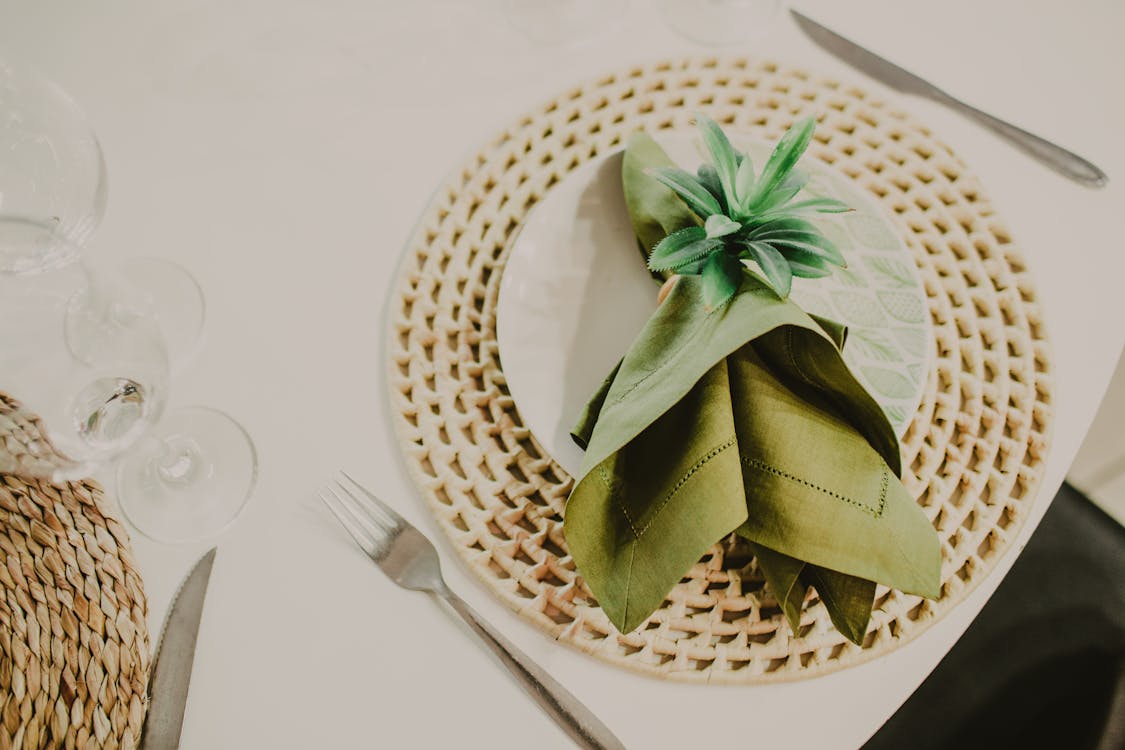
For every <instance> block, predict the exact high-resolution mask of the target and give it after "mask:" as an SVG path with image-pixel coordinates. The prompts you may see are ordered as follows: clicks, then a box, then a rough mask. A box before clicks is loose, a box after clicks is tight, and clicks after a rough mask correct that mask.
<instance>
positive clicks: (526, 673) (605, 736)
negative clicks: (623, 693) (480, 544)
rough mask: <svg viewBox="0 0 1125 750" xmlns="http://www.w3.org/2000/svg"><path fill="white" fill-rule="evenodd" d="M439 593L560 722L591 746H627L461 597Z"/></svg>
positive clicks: (613, 749) (619, 749)
mask: <svg viewBox="0 0 1125 750" xmlns="http://www.w3.org/2000/svg"><path fill="white" fill-rule="evenodd" d="M437 594H438V596H440V597H441V598H442V599H444V600H445V601H446V602H448V603H449V606H451V607H453V609H454V611H456V612H457V614H459V615H461V617H462V619H464V620H465V622H467V623H468V624H469V627H471V628H472V629H473V630H474V631H475V632H476V634H477V635H478V636H480V638H481V639H482V640H483V641H484V642H485V643H486V644H488V647H489V648H491V649H492V651H493V653H495V654H496V656H498V657H499V658H500V661H501V662H503V663H504V666H506V667H507V668H508V671H509V672H511V673H512V676H514V677H515V678H516V680H518V681H519V683H520V685H522V686H523V689H524V690H526V691H527V693H528V694H529V695H530V696H531V697H532V698H534V699H535V702H536V703H538V704H539V705H540V707H542V708H543V710H544V711H546V712H547V713H548V714H550V715H551V718H553V719H554V720H555V721H556V722H557V723H558V724H559V726H561V727H562V728H563V729H564V730H565V731H566V733H567V734H568V735H569V736H570V738H571V739H573V740H574V741H575V742H577V743H578V744H579V746H580V747H583V748H588V750H625V745H623V744H622V743H621V740H619V739H617V737H615V736H614V735H613V732H611V731H610V730H609V728H608V727H607V726H606V725H605V724H603V723H602V722H601V720H599V719H598V717H596V716H594V714H593V713H592V712H591V711H590V709H588V708H586V707H585V706H584V705H582V703H581V702H580V701H579V700H578V699H577V698H575V697H574V696H573V695H571V693H570V692H569V691H568V690H567V689H566V688H564V687H563V686H562V685H560V684H559V683H558V682H556V681H555V680H554V678H552V677H551V676H550V675H549V674H547V672H546V671H544V669H543V668H542V667H540V666H539V665H538V664H536V663H535V662H533V661H532V660H531V659H530V658H529V657H528V656H527V655H526V654H524V653H523V652H522V651H520V650H519V649H518V648H516V647H515V645H514V644H512V643H511V641H509V640H508V639H507V638H505V637H504V636H502V635H500V633H498V632H496V630H494V629H493V628H492V626H491V625H489V624H488V623H487V622H485V621H484V620H483V619H482V618H481V617H480V615H478V614H477V613H476V612H475V611H474V610H473V608H472V607H470V606H469V605H468V604H466V603H465V601H464V600H463V599H461V597H459V596H457V595H456V594H454V593H453V592H452V591H450V590H449V589H448V588H445V587H442V589H441V590H439V591H438V592H437Z"/></svg>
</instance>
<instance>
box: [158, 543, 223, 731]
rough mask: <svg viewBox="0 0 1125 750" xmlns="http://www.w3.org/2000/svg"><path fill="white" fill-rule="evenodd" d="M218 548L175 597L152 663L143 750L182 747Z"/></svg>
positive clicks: (205, 556)
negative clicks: (197, 642)
mask: <svg viewBox="0 0 1125 750" xmlns="http://www.w3.org/2000/svg"><path fill="white" fill-rule="evenodd" d="M216 549H217V548H212V549H211V550H210V551H209V552H207V554H205V555H204V556H203V557H201V558H200V559H199V561H198V562H197V563H196V564H195V566H194V567H193V568H192V569H191V572H190V573H188V576H187V578H185V579H184V582H183V584H182V585H181V586H180V590H179V591H177V592H176V596H175V598H174V599H173V600H172V608H171V609H170V610H169V613H168V619H167V621H166V622H165V623H164V630H163V632H162V633H161V635H160V643H159V644H158V645H157V648H156V660H155V662H154V664H153V666H152V680H151V682H150V685H149V706H148V715H147V716H146V718H145V724H144V732H143V734H142V737H141V745H140V746H141V750H175V748H178V747H179V746H180V731H181V730H182V729H183V724H184V709H185V708H186V707H187V697H188V684H189V683H190V682H191V670H192V666H193V665H194V662H195V641H196V637H197V636H198V634H199V621H200V618H201V617H202V615H203V601H204V599H206V597H207V584H208V582H209V581H210V580H211V567H212V565H214V562H215V550H216Z"/></svg>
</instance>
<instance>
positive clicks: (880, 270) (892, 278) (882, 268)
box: [864, 256, 916, 289]
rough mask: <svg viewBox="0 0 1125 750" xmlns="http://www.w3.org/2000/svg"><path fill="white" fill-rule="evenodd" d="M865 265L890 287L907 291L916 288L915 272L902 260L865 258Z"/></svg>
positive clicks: (879, 257)
mask: <svg viewBox="0 0 1125 750" xmlns="http://www.w3.org/2000/svg"><path fill="white" fill-rule="evenodd" d="M864 263H865V264H867V267H868V268H869V269H871V271H872V273H874V274H876V275H877V276H879V277H881V280H883V281H885V282H886V284H887V285H888V286H891V287H895V288H906V289H908V288H910V287H913V286H916V284H915V281H914V270H913V269H912V268H911V267H910V266H908V265H906V264H905V263H903V262H902V261H901V260H896V259H894V258H887V257H882V256H876V257H873V258H865V259H864Z"/></svg>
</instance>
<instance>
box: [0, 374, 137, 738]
mask: <svg viewBox="0 0 1125 750" xmlns="http://www.w3.org/2000/svg"><path fill="white" fill-rule="evenodd" d="M0 401H3V402H5V403H6V405H7V406H8V408H9V410H10V411H11V410H14V409H15V408H18V404H16V403H15V402H13V401H11V400H10V399H6V398H5V397H3V394H0ZM0 558H2V561H3V564H2V565H0V750H12V749H19V748H26V749H28V750H31V749H32V748H63V747H65V748H126V749H127V748H135V747H136V746H137V742H138V740H139V739H140V733H141V726H142V723H143V721H144V715H145V705H146V704H145V696H146V694H147V693H146V690H147V689H148V669H149V642H148V626H147V624H146V620H145V617H146V614H147V611H148V605H147V603H146V600H145V595H144V589H143V588H142V586H141V577H140V574H139V573H138V572H137V565H136V563H135V562H134V561H133V556H132V552H131V551H130V547H129V535H128V533H127V532H126V531H125V528H124V527H123V526H122V525H121V524H120V523H118V521H117V520H116V519H115V518H114V516H113V514H112V512H111V510H110V507H109V503H108V502H107V501H106V498H105V495H104V494H103V492H102V489H101V487H100V486H99V485H98V484H97V483H96V482H94V481H93V480H85V481H81V482H69V483H66V484H58V485H56V484H50V483H48V482H47V481H45V480H34V479H23V478H20V477H17V476H15V475H12V474H0Z"/></svg>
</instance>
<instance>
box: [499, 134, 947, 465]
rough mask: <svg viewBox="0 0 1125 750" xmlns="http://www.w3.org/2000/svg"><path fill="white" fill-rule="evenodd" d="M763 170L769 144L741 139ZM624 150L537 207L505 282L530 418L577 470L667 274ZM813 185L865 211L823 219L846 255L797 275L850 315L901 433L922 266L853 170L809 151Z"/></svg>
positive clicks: (921, 374)
mask: <svg viewBox="0 0 1125 750" xmlns="http://www.w3.org/2000/svg"><path fill="white" fill-rule="evenodd" d="M732 141H733V143H734V145H735V147H736V148H739V149H741V150H743V151H746V152H747V153H749V154H750V156H751V158H752V159H753V160H754V164H755V165H756V166H757V167H758V168H759V169H760V168H761V165H762V164H764V163H765V159H766V158H767V157H768V155H769V152H770V149H771V145H770V144H767V143H764V142H762V141H757V140H754V139H751V138H738V137H734V138H732ZM657 142H658V143H659V144H660V145H661V146H662V147H663V148H664V149H665V150H666V151H667V152H668V155H669V156H670V157H671V158H672V159H673V160H674V161H675V162H676V163H677V164H679V165H680V166H682V167H684V168H685V169H688V170H689V171H691V172H693V173H694V172H695V169H696V167H698V165H699V164H701V163H702V162H703V161H704V157H703V155H702V154H703V150H702V145H701V144H700V143H698V142H697V139H696V138H695V137H694V136H693V135H690V134H687V133H674V134H665V135H662V136H660V137H659V138H657ZM621 158H622V154H621V152H620V151H618V152H615V153H613V154H610V155H608V156H606V157H604V158H601V159H597V160H594V161H592V162H590V163H588V164H584V165H583V166H582V167H580V168H579V169H577V170H575V171H574V172H573V173H572V174H571V175H569V176H568V177H567V178H566V179H564V180H563V181H562V182H560V183H559V184H558V185H557V186H555V188H554V189H552V190H551V192H550V193H548V194H547V196H546V197H545V198H544V199H543V200H542V201H541V202H540V203H539V204H537V205H536V206H535V208H533V209H532V211H531V213H530V214H529V216H528V218H527V221H526V222H525V223H524V226H523V229H522V230H521V231H520V232H519V234H518V235H517V236H516V238H515V240H514V242H515V244H514V246H513V247H512V250H511V254H510V255H509V256H508V262H507V266H506V267H505V269H504V275H503V278H502V279H501V281H500V292H499V300H498V302H497V311H496V313H497V320H496V325H497V338H498V343H499V347H500V359H501V362H502V364H503V367H504V374H505V377H506V379H507V382H508V388H509V389H510V391H511V394H512V398H513V399H514V400H515V403H516V406H517V408H518V409H519V412H520V416H521V417H522V419H523V422H524V424H525V425H526V426H527V428H528V429H530V430H531V432H532V434H534V435H535V437H536V439H537V440H538V441H539V443H540V444H541V445H542V446H543V448H544V449H545V450H547V451H548V452H549V453H550V454H551V456H552V457H553V458H554V459H555V460H556V461H558V462H559V464H561V465H562V467H563V468H564V469H566V470H567V471H568V472H570V473H571V474H572V475H577V473H578V470H579V468H580V466H581V464H582V451H581V450H580V449H579V448H578V447H577V446H575V445H574V443H573V441H572V440H571V438H570V429H571V427H573V426H574V422H575V420H576V419H577V418H578V415H579V413H580V412H581V411H582V407H583V406H584V405H585V403H586V401H587V399H589V397H590V395H591V394H592V393H593V392H594V391H595V390H596V389H597V387H598V386H599V385H600V384H601V382H602V380H603V379H604V378H605V376H606V375H607V374H608V373H609V371H610V370H611V369H612V368H613V366H614V365H615V364H617V361H618V360H619V359H620V358H621V357H622V355H624V354H625V352H626V351H627V350H628V349H629V346H630V345H631V344H632V342H633V340H634V338H636V336H637V334H638V333H639V332H640V330H641V328H643V327H644V324H645V322H646V321H647V320H648V318H649V316H650V315H651V314H652V312H653V311H654V310H655V309H656V292H657V289H658V287H659V284H657V282H655V281H654V280H653V278H652V276H650V275H649V273H648V271H647V270H646V269H645V266H644V262H643V261H642V259H641V256H640V252H639V250H638V249H637V242H636V239H635V237H634V236H633V229H632V226H631V224H630V221H629V214H628V212H627V210H626V208H625V199H624V197H623V195H622V192H621ZM801 168H802V169H806V170H808V171H809V172H810V173H811V174H812V175H813V177H812V179H811V180H810V182H809V186H808V187H807V188H806V191H805V192H806V193H808V194H809V195H810V196H812V195H815V196H830V197H833V198H838V199H840V200H842V201H844V202H845V203H847V204H848V205H849V206H852V207H853V208H855V209H856V210H855V211H854V212H851V213H848V214H842V215H824V218H823V220H822V221H818V225H819V226H820V227H821V228H822V230H823V231H824V233H825V234H826V235H827V236H828V237H829V238H830V239H831V240H832V241H833V242H834V243H835V244H836V246H837V247H839V248H840V251H841V252H842V253H843V254H844V258H845V259H846V260H847V262H848V268H847V269H843V270H836V271H835V272H834V273H833V274H832V276H829V277H826V278H823V279H794V284H793V291H792V297H793V300H794V301H795V302H797V303H798V304H800V305H801V306H802V307H803V308H804V309H805V310H807V311H808V312H810V313H816V314H818V315H822V316H824V317H827V318H832V319H834V320H838V321H842V322H844V323H846V324H847V325H848V326H849V329H850V330H849V335H848V342H847V345H846V346H845V347H844V360H845V361H846V362H847V363H848V366H849V367H850V368H851V369H852V372H854V373H855V374H856V376H857V377H858V378H859V381H860V382H861V383H862V384H863V385H864V386H865V387H866V388H867V389H868V390H869V391H870V392H871V394H872V395H873V396H875V398H876V400H877V401H878V402H879V404H880V405H881V406H882V407H883V410H884V411H885V412H886V414H887V416H888V418H889V419H890V421H891V424H892V425H893V426H894V428H895V430H896V431H897V432H898V434H899V435H901V434H902V433H903V432H904V431H905V430H906V427H907V426H908V425H909V423H910V419H911V418H912V417H913V416H914V412H915V411H916V410H917V408H918V404H919V403H920V401H921V398H922V390H923V387H924V385H925V378H926V372H927V369H928V361H929V357H930V352H931V349H932V346H931V343H930V342H931V331H930V317H929V314H928V306H927V302H926V293H925V290H924V289H923V287H922V282H921V279H920V278H919V276H918V271H917V269H916V268H915V266H914V263H913V261H912V259H911V257H910V254H909V251H908V250H907V248H906V246H905V245H904V244H903V242H902V240H901V238H900V236H899V234H898V232H897V231H896V230H895V229H894V227H893V225H892V224H891V223H890V221H889V220H888V218H887V217H886V215H885V214H884V212H883V208H882V207H881V206H880V205H879V204H877V203H875V202H874V201H873V200H871V199H870V198H868V197H867V196H866V195H865V194H864V193H863V192H862V191H861V190H860V188H858V187H857V186H855V185H854V184H853V183H852V182H851V181H850V180H849V179H848V178H847V177H846V176H844V175H842V174H840V173H838V172H835V171H834V170H832V169H831V167H829V166H827V165H824V164H822V163H821V162H818V161H816V160H814V159H812V158H806V159H805V160H804V161H802V163H801Z"/></svg>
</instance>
